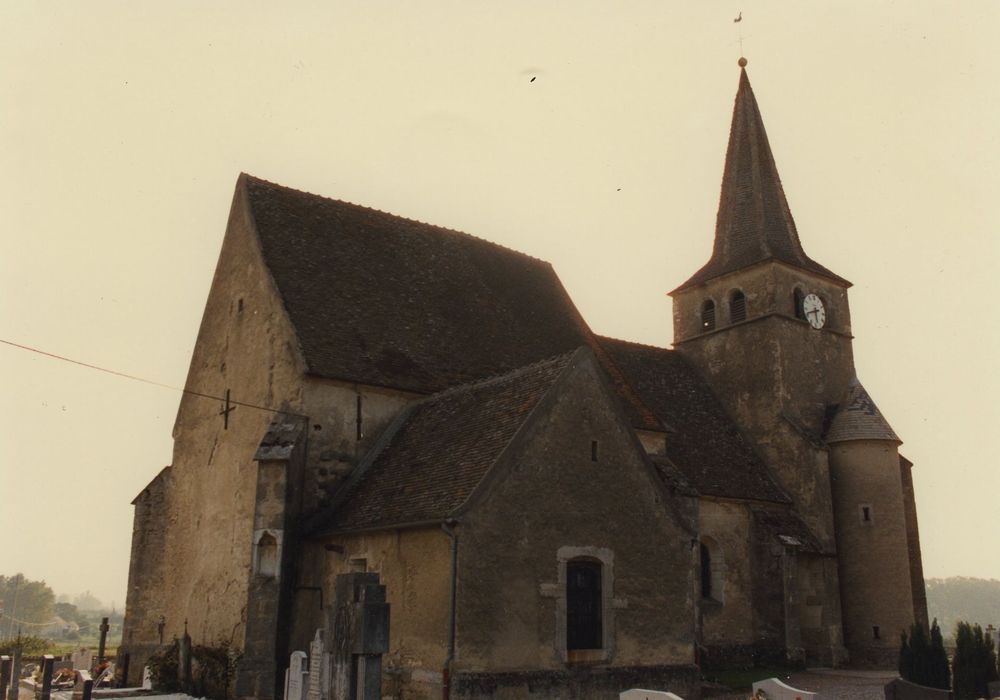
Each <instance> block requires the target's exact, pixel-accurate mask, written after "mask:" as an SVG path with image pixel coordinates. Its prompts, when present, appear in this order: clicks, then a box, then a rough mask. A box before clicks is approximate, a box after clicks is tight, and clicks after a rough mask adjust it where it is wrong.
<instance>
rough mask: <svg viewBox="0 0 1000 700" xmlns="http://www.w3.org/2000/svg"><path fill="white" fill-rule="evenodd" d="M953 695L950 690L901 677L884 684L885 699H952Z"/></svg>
mask: <svg viewBox="0 0 1000 700" xmlns="http://www.w3.org/2000/svg"><path fill="white" fill-rule="evenodd" d="M954 697H955V695H954V694H953V693H952V692H951V691H950V690H942V689H941V688H928V687H927V686H925V685H917V684H916V683H910V682H909V681H904V680H903V679H902V678H897V679H895V680H892V681H889V682H888V683H886V684H885V700H953V699H954Z"/></svg>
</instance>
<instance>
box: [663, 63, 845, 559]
mask: <svg viewBox="0 0 1000 700" xmlns="http://www.w3.org/2000/svg"><path fill="white" fill-rule="evenodd" d="M745 66H746V61H745V59H740V83H739V89H738V90H737V93H736V104H735V106H734V108H733V121H732V126H731V128H730V133H729V147H728V150H727V152H726V164H725V171H724V174H723V177H722V191H721V195H720V197H719V211H718V216H717V219H716V224H715V243H714V247H713V250H712V257H711V259H710V260H709V261H708V262H707V263H706V264H705V265H704V266H703V267H702V268H701V269H700V270H698V271H697V272H696V273H695V274H694V275H692V276H691V277H690V279H688V280H687V281H686V282H684V284H682V285H681V286H679V287H678V288H677V289H675V290H674V291H673V292H671V296H672V297H673V302H674V345H675V346H676V347H677V349H678V350H679V351H681V352H682V353H683V354H684V355H685V357H687V358H688V359H690V360H691V361H692V362H694V364H695V365H696V366H698V367H699V369H700V370H701V372H702V374H703V375H704V377H705V378H706V379H707V380H708V382H709V384H710V385H711V386H712V388H713V389H714V390H715V392H716V393H717V394H718V395H719V397H720V398H721V399H722V401H723V402H724V403H725V404H726V405H727V407H728V408H729V410H730V412H731V413H732V414H733V415H734V417H735V418H736V419H737V422H738V423H739V424H740V425H741V426H742V427H743V429H744V430H745V431H747V432H748V433H749V434H750V435H751V436H752V437H753V438H755V440H756V442H757V444H758V445H760V446H762V449H763V451H764V452H765V453H766V454H765V457H766V458H767V461H768V462H769V464H770V465H771V467H772V469H773V470H774V472H775V474H776V476H777V477H778V478H779V480H780V481H781V484H782V486H784V488H785V489H786V490H787V491H788V492H789V495H791V496H792V498H793V499H794V500H795V502H796V504H797V505H798V509H799V512H800V514H801V515H802V517H803V519H805V521H806V522H807V523H808V524H809V525H810V527H811V528H812V529H813V531H814V533H815V534H816V535H817V537H819V539H820V541H821V542H823V544H824V546H826V547H827V548H828V549H829V550H830V551H831V552H832V551H833V549H834V530H833V507H832V503H831V493H830V479H829V471H828V464H827V453H826V450H825V448H824V447H823V444H822V437H823V431H824V422H825V420H826V417H827V416H826V413H827V406H829V405H832V404H836V403H837V402H838V401H839V400H840V399H841V398H842V397H843V396H844V394H845V392H846V390H847V388H848V386H849V383H850V381H851V379H853V377H854V359H853V352H852V347H851V337H852V336H851V314H850V308H849V306H848V301H847V289H848V288H849V287H850V286H851V283H850V282H848V281H847V280H845V279H844V278H843V277H840V276H839V275H837V274H835V273H833V272H831V271H830V270H828V269H827V268H825V267H823V266H822V265H820V264H819V263H817V262H815V261H814V260H813V259H812V258H810V257H809V256H808V255H806V253H805V251H804V250H803V248H802V244H801V242H800V241H799V234H798V230H797V229H796V227H795V221H794V219H793V218H792V213H791V210H790V209H789V207H788V201H787V200H786V198H785V192H784V189H783V188H782V186H781V179H780V178H779V177H778V169H777V167H776V165H775V162H774V156H773V155H772V153H771V146H770V144H769V143H768V139H767V133H766V132H765V131H764V122H763V120H762V119H761V114H760V109H759V108H758V106H757V100H756V97H755V96H754V93H753V89H752V88H751V86H750V79H749V78H748V77H747V72H746V68H745Z"/></svg>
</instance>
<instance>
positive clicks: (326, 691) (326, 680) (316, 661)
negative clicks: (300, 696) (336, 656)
mask: <svg viewBox="0 0 1000 700" xmlns="http://www.w3.org/2000/svg"><path fill="white" fill-rule="evenodd" d="M329 696H330V654H329V652H327V650H326V640H325V638H324V635H323V630H322V629H318V630H316V635H315V636H314V637H313V640H312V643H311V644H310V645H309V684H308V686H307V689H306V700H326V699H327V698H328V697H329Z"/></svg>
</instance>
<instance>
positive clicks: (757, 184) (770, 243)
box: [674, 70, 850, 292]
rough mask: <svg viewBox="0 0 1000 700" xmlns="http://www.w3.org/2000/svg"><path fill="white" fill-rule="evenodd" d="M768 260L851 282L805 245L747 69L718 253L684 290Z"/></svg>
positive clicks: (725, 181)
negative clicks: (826, 265)
mask: <svg viewBox="0 0 1000 700" xmlns="http://www.w3.org/2000/svg"><path fill="white" fill-rule="evenodd" d="M765 260H780V261H782V262H786V263H789V264H791V265H795V266H797V267H800V268H804V269H806V270H810V271H812V272H815V273H817V274H819V275H822V276H824V277H827V278H829V279H831V280H833V281H835V282H838V283H840V284H843V285H847V286H850V282H848V281H847V280H845V279H844V278H842V277H839V276H838V275H835V274H834V273H832V272H831V271H830V270H828V269H826V268H825V267H823V266H822V265H820V264H819V263H817V262H816V261H814V260H812V259H811V258H810V257H809V256H808V255H806V254H805V251H804V250H803V249H802V244H801V243H800V242H799V233H798V230H797V229H796V228H795V221H794V220H793V219H792V212H791V210H790V209H789V207H788V201H787V200H786V199H785V191H784V189H783V188H782V186H781V178H779V177H778V168H777V166H776V165H775V163H774V156H773V155H772V154H771V146H770V144H769V143H768V140H767V133H766V132H765V131H764V121H763V120H762V119H761V116H760V109H759V108H758V107H757V99H756V98H755V97H754V94H753V89H752V88H751V87H750V79H749V78H748V77H747V73H746V70H741V71H740V86H739V89H738V90H737V92H736V104H735V106H734V107H733V123H732V126H731V128H730V131H729V148H728V149H727V151H726V167H725V171H724V173H723V175H722V192H721V194H720V196H719V212H718V216H717V218H716V223H715V247H714V248H713V250H712V257H711V259H710V260H709V261H708V263H706V264H705V266H704V267H702V268H701V269H700V270H698V271H697V272H696V273H694V275H692V276H691V278H690V279H688V281H687V282H685V283H684V284H682V285H681V286H680V287H678V288H677V289H675V290H674V291H675V292H678V291H680V290H682V289H686V288H688V287H693V286H694V285H697V284H701V283H702V282H706V281H708V280H710V279H712V278H715V277H719V276H720V275H724V274H726V273H729V272H734V271H736V270H739V269H742V268H745V267H749V266H751V265H755V264H757V263H759V262H763V261H765Z"/></svg>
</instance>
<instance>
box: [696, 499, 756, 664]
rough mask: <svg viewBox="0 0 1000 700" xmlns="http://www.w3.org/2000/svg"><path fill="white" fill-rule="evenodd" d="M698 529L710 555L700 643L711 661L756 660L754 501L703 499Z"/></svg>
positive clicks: (702, 607) (704, 661)
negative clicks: (708, 593) (751, 508)
mask: <svg viewBox="0 0 1000 700" xmlns="http://www.w3.org/2000/svg"><path fill="white" fill-rule="evenodd" d="M698 534H699V539H700V541H701V543H702V544H705V545H706V546H707V547H708V550H709V553H710V560H711V588H712V591H711V596H710V597H709V598H704V597H702V598H701V602H700V611H701V646H702V648H703V653H704V654H705V657H704V658H703V659H702V661H703V663H706V662H707V664H708V665H709V666H716V667H718V666H723V665H727V666H732V665H740V664H743V663H746V664H749V665H752V663H753V645H754V643H755V642H756V641H757V638H756V634H755V630H754V605H753V585H754V580H753V577H754V575H755V571H754V567H753V566H752V562H753V559H754V557H753V555H752V553H751V542H750V538H751V536H752V534H753V529H752V527H751V522H750V512H749V507H748V506H747V505H746V504H745V503H737V502H735V501H719V500H715V499H706V498H703V499H700V502H699V507H698Z"/></svg>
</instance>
